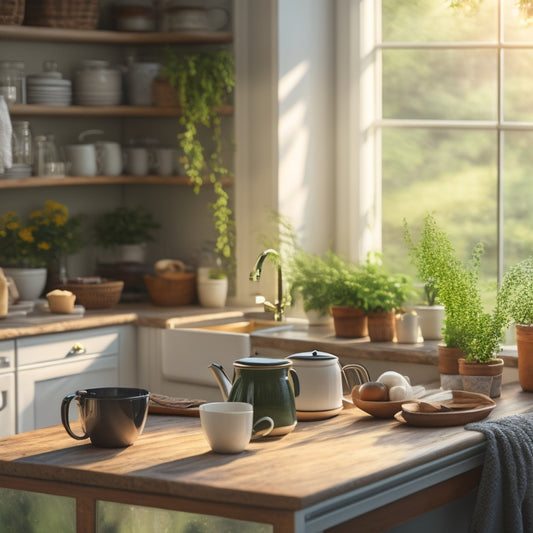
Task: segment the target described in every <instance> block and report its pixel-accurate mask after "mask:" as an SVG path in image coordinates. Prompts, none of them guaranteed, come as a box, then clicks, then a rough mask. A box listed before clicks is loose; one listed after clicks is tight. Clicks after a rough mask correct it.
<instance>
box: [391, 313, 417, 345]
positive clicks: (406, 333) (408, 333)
mask: <svg viewBox="0 0 533 533" xmlns="http://www.w3.org/2000/svg"><path fill="white" fill-rule="evenodd" d="M396 340H397V341H398V342H399V343H400V344H416V343H417V342H418V315H417V314H416V313H402V314H398V315H396Z"/></svg>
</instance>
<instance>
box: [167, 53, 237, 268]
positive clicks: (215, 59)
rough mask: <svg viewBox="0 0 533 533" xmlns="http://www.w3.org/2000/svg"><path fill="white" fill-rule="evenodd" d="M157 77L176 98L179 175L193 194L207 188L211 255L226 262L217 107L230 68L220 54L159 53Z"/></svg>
mask: <svg viewBox="0 0 533 533" xmlns="http://www.w3.org/2000/svg"><path fill="white" fill-rule="evenodd" d="M163 76H164V77H165V78H166V79H168V81H169V83H170V85H171V86H172V87H173V88H174V90H175V91H176V93H177V95H178V101H179V104H180V107H181V116H180V119H179V122H180V125H181V126H182V128H183V129H182V131H181V132H180V133H179V134H178V142H179V145H180V148H181V150H182V151H183V158H182V163H183V165H184V168H185V172H186V174H187V176H188V177H189V179H190V180H191V183H192V185H193V190H194V192H195V193H199V192H200V189H201V187H202V186H203V185H204V184H210V185H212V186H213V191H214V193H215V201H214V202H213V203H212V204H211V206H210V207H211V209H212V213H213V223H214V226H215V230H216V232H217V239H216V243H215V251H216V253H217V254H218V255H219V256H220V257H221V258H223V259H224V260H226V261H227V260H230V259H231V258H232V254H233V247H234V243H235V224H234V220H233V213H232V210H231V207H230V205H229V197H228V194H227V192H226V191H225V189H224V185H223V178H224V177H225V176H228V175H229V174H230V171H229V169H228V168H227V167H226V166H225V164H224V161H223V157H222V129H221V119H220V115H219V108H220V106H221V105H222V104H224V102H225V101H226V98H227V97H228V95H229V94H230V93H231V92H232V90H233V87H234V86H235V65H234V59H233V56H232V54H230V53H229V52H227V51H226V50H219V51H217V52H215V53H208V52H199V53H189V52H178V51H176V50H173V49H171V48H167V49H166V51H165V57H164V60H163ZM205 128H207V129H208V130H210V135H211V143H210V144H209V145H206V144H205V143H204V142H202V140H201V133H202V131H201V130H202V129H205Z"/></svg>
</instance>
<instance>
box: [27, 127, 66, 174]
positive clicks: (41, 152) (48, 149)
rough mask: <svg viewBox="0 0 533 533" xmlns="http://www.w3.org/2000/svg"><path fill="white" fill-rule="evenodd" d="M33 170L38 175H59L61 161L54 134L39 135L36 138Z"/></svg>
mask: <svg viewBox="0 0 533 533" xmlns="http://www.w3.org/2000/svg"><path fill="white" fill-rule="evenodd" d="M34 141H35V142H34V144H35V146H34V150H33V170H34V174H35V175H36V176H56V175H58V165H57V164H58V163H60V161H59V158H58V154H57V147H56V144H55V139H54V136H53V135H52V134H51V133H50V134H48V135H37V136H36V137H35V139H34Z"/></svg>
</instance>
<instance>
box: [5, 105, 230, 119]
mask: <svg viewBox="0 0 533 533" xmlns="http://www.w3.org/2000/svg"><path fill="white" fill-rule="evenodd" d="M8 108H9V113H10V114H11V115H12V116H23V115H33V116H55V117H61V116H64V117H94V116H104V117H124V118H127V117H133V118H134V117H177V116H179V115H180V114H181V108H179V107H155V106H128V105H117V106H81V105H69V106H52V105H31V104H10V105H9V106H8ZM218 112H219V113H220V114H221V115H228V116H229V115H232V114H233V106H231V105H224V106H221V107H220V108H219V109H218Z"/></svg>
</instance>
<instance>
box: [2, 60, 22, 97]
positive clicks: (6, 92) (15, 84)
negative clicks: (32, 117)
mask: <svg viewBox="0 0 533 533" xmlns="http://www.w3.org/2000/svg"><path fill="white" fill-rule="evenodd" d="M24 69H25V65H24V62H23V61H0V94H1V95H3V96H4V98H5V100H6V102H7V103H8V104H15V103H16V104H23V103H24V102H25V83H24Z"/></svg>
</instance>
